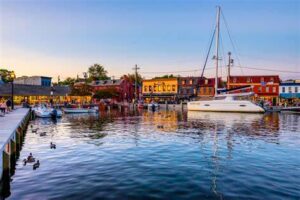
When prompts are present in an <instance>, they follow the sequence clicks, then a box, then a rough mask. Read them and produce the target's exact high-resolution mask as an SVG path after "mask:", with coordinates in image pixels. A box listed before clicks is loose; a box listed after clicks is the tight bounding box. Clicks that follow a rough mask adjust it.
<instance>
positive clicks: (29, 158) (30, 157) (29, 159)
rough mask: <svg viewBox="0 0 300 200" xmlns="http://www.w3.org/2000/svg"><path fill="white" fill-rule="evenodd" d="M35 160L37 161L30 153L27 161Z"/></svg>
mask: <svg viewBox="0 0 300 200" xmlns="http://www.w3.org/2000/svg"><path fill="white" fill-rule="evenodd" d="M24 160H25V159H24ZM34 161H35V158H34V157H33V156H32V153H30V154H29V156H28V157H27V160H26V163H32V162H34Z"/></svg>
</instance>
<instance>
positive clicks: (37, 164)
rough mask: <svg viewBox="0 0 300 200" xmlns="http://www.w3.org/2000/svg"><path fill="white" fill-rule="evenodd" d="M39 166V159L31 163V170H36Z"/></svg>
mask: <svg viewBox="0 0 300 200" xmlns="http://www.w3.org/2000/svg"><path fill="white" fill-rule="evenodd" d="M39 167H40V161H39V160H37V161H36V163H34V164H33V170H36V169H37V168H39Z"/></svg>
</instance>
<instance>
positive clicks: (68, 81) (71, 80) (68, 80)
mask: <svg viewBox="0 0 300 200" xmlns="http://www.w3.org/2000/svg"><path fill="white" fill-rule="evenodd" d="M75 82H76V78H71V77H68V78H66V79H65V80H64V81H60V82H59V85H69V86H72V85H74V83H75Z"/></svg>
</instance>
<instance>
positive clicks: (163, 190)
mask: <svg viewBox="0 0 300 200" xmlns="http://www.w3.org/2000/svg"><path fill="white" fill-rule="evenodd" d="M31 125H32V126H31ZM35 128H39V130H38V131H37V132H38V133H33V132H32V129H35ZM40 132H46V135H45V136H41V135H40V134H39V133H40ZM50 142H53V143H55V144H56V149H51V148H50ZM299 147H300V115H296V114H283V113H281V114H280V113H266V114H239V113H208V112H207V113H203V112H185V111H184V112H181V111H159V112H154V113H153V112H149V111H139V112H138V111H136V112H122V113H120V112H114V111H111V112H110V113H101V114H100V115H96V114H76V115H65V116H63V117H62V118H61V119H58V120H57V121H53V120H51V119H35V120H33V121H31V122H30V125H29V127H28V130H27V134H26V137H25V141H24V145H23V148H22V151H21V152H20V157H19V159H18V161H17V165H16V169H15V172H14V175H13V176H12V177H11V181H10V183H9V187H5V188H4V189H3V188H2V191H1V192H2V196H4V197H6V198H8V199H18V200H20V199H39V200H40V199H64V200H66V199H272V200H274V199H300V148H299ZM29 153H32V154H33V156H34V157H35V158H36V159H38V160H39V161H40V163H41V164H40V167H39V168H37V169H36V170H33V167H32V164H27V165H25V166H24V165H23V162H22V160H23V159H24V158H26V157H27V156H28V155H29Z"/></svg>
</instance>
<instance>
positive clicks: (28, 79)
mask: <svg viewBox="0 0 300 200" xmlns="http://www.w3.org/2000/svg"><path fill="white" fill-rule="evenodd" d="M51 79H52V78H51V77H46V76H22V77H18V78H16V79H15V80H14V84H22V85H40V86H49V87H50V86H51Z"/></svg>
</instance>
